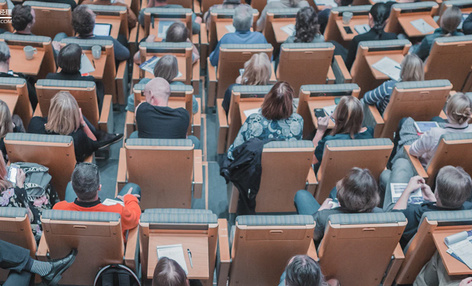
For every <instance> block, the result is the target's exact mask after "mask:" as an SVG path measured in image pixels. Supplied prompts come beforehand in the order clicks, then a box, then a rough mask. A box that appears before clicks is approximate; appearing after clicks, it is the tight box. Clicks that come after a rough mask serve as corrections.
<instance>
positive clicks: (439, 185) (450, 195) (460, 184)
mask: <svg viewBox="0 0 472 286" xmlns="http://www.w3.org/2000/svg"><path fill="white" fill-rule="evenodd" d="M434 192H435V196H436V200H437V204H439V205H440V206H442V207H445V208H451V209H455V208H459V207H461V206H462V204H464V202H465V201H466V200H468V199H469V198H470V195H471V193H472V179H471V178H470V175H469V174H467V172H466V171H464V169H462V167H453V166H444V167H442V168H441V170H439V172H438V175H437V176H436V190H435V191H434Z"/></svg>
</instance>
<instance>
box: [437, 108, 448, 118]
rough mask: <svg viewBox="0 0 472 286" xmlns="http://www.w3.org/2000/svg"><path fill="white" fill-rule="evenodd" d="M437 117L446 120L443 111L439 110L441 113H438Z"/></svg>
mask: <svg viewBox="0 0 472 286" xmlns="http://www.w3.org/2000/svg"><path fill="white" fill-rule="evenodd" d="M439 117H441V118H442V119H444V120H447V115H446V113H445V112H444V110H441V112H440V113H439Z"/></svg>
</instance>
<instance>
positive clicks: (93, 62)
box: [92, 59, 95, 68]
mask: <svg viewBox="0 0 472 286" xmlns="http://www.w3.org/2000/svg"><path fill="white" fill-rule="evenodd" d="M92 64H93V68H95V61H94V59H92Z"/></svg>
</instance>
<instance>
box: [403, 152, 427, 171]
mask: <svg viewBox="0 0 472 286" xmlns="http://www.w3.org/2000/svg"><path fill="white" fill-rule="evenodd" d="M410 147H411V146H410V145H405V146H403V148H404V149H405V150H404V151H405V153H406V155H408V159H409V160H410V162H411V164H412V165H413V168H415V170H416V173H417V174H418V176H421V177H422V178H424V179H427V178H428V177H429V176H428V173H426V171H425V170H424V168H423V165H421V162H420V160H419V159H418V158H416V157H415V156H413V155H410Z"/></svg>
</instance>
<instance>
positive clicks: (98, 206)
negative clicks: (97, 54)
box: [53, 163, 141, 236]
mask: <svg viewBox="0 0 472 286" xmlns="http://www.w3.org/2000/svg"><path fill="white" fill-rule="evenodd" d="M71 186H72V188H71ZM101 189H102V185H101V184H100V173H99V171H98V167H97V165H95V164H93V163H79V164H77V165H76V166H75V169H74V171H73V172H72V176H71V183H70V184H69V185H68V186H67V188H66V194H65V200H64V201H61V202H58V203H57V204H55V205H54V207H53V209H54V210H63V211H84V212H110V213H118V214H120V216H121V229H122V230H123V236H125V234H126V231H127V230H130V229H133V228H135V227H137V226H138V223H139V217H140V216H141V207H140V206H139V200H138V199H139V198H140V197H141V188H140V187H139V186H138V185H136V184H133V183H128V184H126V185H125V186H124V187H123V189H121V191H120V192H119V194H118V196H117V197H116V199H118V200H121V201H123V202H124V206H122V205H121V204H119V203H117V204H114V205H104V204H102V203H101V201H100V197H99V196H98V192H99V191H100V190H101Z"/></svg>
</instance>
